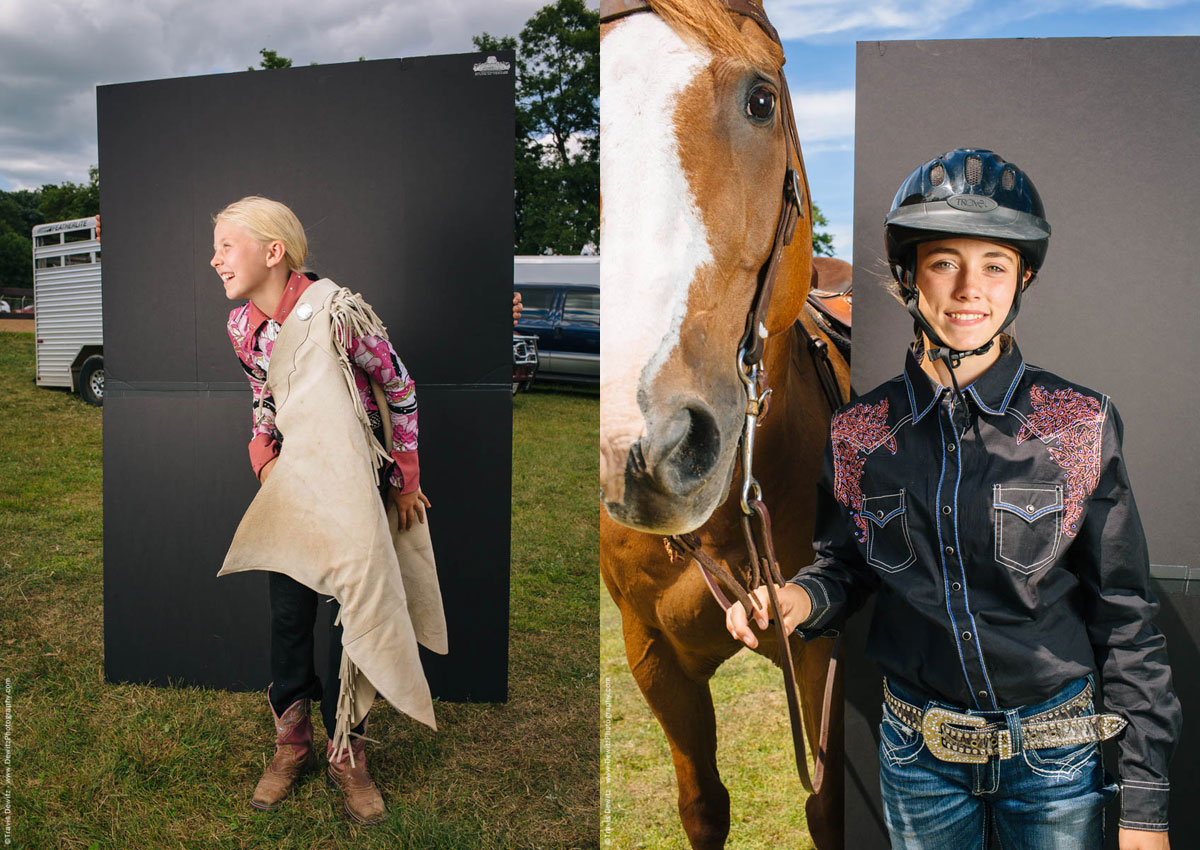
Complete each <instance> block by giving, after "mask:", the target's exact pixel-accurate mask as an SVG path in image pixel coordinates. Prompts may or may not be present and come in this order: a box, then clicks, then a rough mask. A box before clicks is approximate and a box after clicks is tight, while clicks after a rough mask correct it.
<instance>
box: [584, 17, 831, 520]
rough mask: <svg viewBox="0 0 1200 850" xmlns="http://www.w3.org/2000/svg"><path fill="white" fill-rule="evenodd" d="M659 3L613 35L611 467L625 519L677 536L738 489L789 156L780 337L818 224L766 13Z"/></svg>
mask: <svg viewBox="0 0 1200 850" xmlns="http://www.w3.org/2000/svg"><path fill="white" fill-rule="evenodd" d="M650 5H651V7H652V10H653V11H654V12H655V13H656V14H631V15H627V16H626V17H622V18H619V19H617V20H615V21H610V22H607V23H605V24H604V25H603V27H602V31H601V39H602V45H603V47H602V50H601V60H600V75H601V88H600V127H601V129H600V136H601V140H602V141H601V156H600V180H601V191H602V205H601V218H600V221H601V225H600V226H601V255H602V256H603V258H604V260H603V262H602V263H601V275H602V278H603V285H602V291H603V293H604V295H603V298H602V303H601V314H602V325H603V328H604V331H603V334H602V336H601V364H602V367H601V370H602V374H601V405H600V445H601V448H600V477H601V483H602V487H603V495H604V504H605V508H606V509H607V510H608V512H609V514H610V515H611V516H612V518H613V519H614V520H616V521H617V522H619V523H621V524H623V525H626V526H629V527H631V528H635V529H638V530H641V531H648V532H653V533H658V534H677V533H681V532H684V531H690V530H692V529H694V528H696V527H698V526H699V525H701V524H703V523H704V522H705V521H706V520H707V519H708V517H709V516H710V515H711V514H712V512H713V510H715V509H716V507H717V506H718V505H719V504H720V503H721V502H722V501H723V500H724V499H725V497H726V496H727V494H728V492H729V486H730V482H731V479H732V476H733V472H734V467H735V459H736V456H737V446H738V441H739V437H740V435H741V432H742V427H743V423H744V421H745V413H746V395H745V392H744V390H743V385H742V381H741V377H740V375H739V365H738V359H739V358H738V352H739V348H740V346H741V344H742V342H743V338H744V337H746V332H747V324H748V319H747V317H748V313H749V311H750V309H751V304H752V301H753V300H754V298H755V295H756V291H757V288H758V283H759V279H760V276H761V275H762V274H763V270H764V265H765V264H766V263H767V261H768V258H769V257H770V255H771V252H772V246H773V244H774V242H775V235H776V227H777V223H778V221H779V220H780V216H781V213H782V212H783V204H784V203H785V200H784V198H785V191H784V190H783V188H782V187H783V186H784V182H785V175H786V174H787V170H788V168H789V166H790V167H791V168H792V169H795V172H796V174H797V175H799V176H798V179H797V180H796V181H795V186H796V188H797V189H798V191H799V193H800V195H802V198H801V199H800V200H799V206H800V209H801V211H802V212H801V214H800V218H799V221H798V223H797V226H796V228H795V232H794V236H793V238H792V240H791V242H790V247H789V248H787V249H785V251H784V253H783V255H782V258H781V260H780V266H781V269H780V273H779V278H778V283H777V285H776V286H775V291H774V294H773V297H772V298H771V301H770V304H769V310H768V312H767V313H766V318H765V321H764V322H763V324H764V325H765V330H766V332H767V333H768V334H781V333H783V332H785V331H787V330H788V329H789V328H790V327H791V325H792V323H793V322H794V321H795V320H796V318H797V316H798V315H799V313H800V311H801V309H802V307H803V303H804V299H805V296H806V294H807V291H808V283H809V279H810V275H811V263H812V243H811V216H810V214H809V205H808V197H807V181H806V178H805V177H804V171H803V163H802V161H801V159H800V151H799V146H798V144H795V142H794V138H795V137H794V135H790V134H794V129H793V125H792V124H791V120H790V119H791V104H790V102H787V99H788V98H789V97H790V96H789V95H788V93H787V86H786V82H785V81H784V79H783V74H782V64H783V51H782V48H781V47H780V46H779V44H778V43H777V41H776V40H775V39H774V38H773V37H772V36H773V34H774V31H773V29H772V28H771V27H770V24H769V23H766V18H765V15H763V14H762V12H761V8H760V7H757V6H754V5H752V4H750V3H748V2H747V0H724V2H722V0H651V3H650ZM731 10H732V11H731ZM602 11H603V10H602ZM755 13H757V17H751V16H752V15H755ZM760 21H761V22H760ZM768 31H769V32H770V33H771V35H768ZM789 138H791V139H792V142H791V143H789ZM793 148H794V150H793ZM753 330H755V331H757V330H758V329H757V328H755V329H753Z"/></svg>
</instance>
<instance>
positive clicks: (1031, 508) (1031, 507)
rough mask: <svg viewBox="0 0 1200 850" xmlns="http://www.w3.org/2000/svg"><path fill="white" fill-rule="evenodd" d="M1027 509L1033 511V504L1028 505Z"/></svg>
mask: <svg viewBox="0 0 1200 850" xmlns="http://www.w3.org/2000/svg"><path fill="white" fill-rule="evenodd" d="M1025 510H1027V511H1029V512H1030V513H1033V505H1026V506H1025Z"/></svg>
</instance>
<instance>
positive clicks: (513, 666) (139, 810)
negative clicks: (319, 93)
mask: <svg viewBox="0 0 1200 850" xmlns="http://www.w3.org/2000/svg"><path fill="white" fill-rule="evenodd" d="M33 363H34V359H33V336H32V334H29V333H3V334H0V600H2V601H3V606H4V608H3V611H2V612H0V646H2V650H0V666H2V668H3V674H4V677H5V687H6V695H5V696H6V722H7V723H8V724H10V725H9V726H8V727H6V729H7V732H8V734H7V735H6V738H5V743H6V745H11V749H6V753H5V755H6V766H9V767H10V768H11V775H10V778H9V779H8V780H7V784H6V785H5V792H6V794H8V793H10V794H11V798H7V797H6V803H7V804H8V808H7V810H6V817H7V818H8V819H7V820H6V821H5V825H4V828H5V837H6V838H10V839H11V841H12V846H15V847H27V848H38V849H39V850H41V848H83V850H91V848H119V849H120V850H129V848H137V850H159V848H193V847H205V848H208V847H214V848H253V847H271V848H304V850H311V848H332V847H350V846H353V847H355V848H369V847H379V848H385V847H386V848H397V847H407V848H422V850H442V849H443V848H444V850H458V849H459V848H462V849H463V850H491V848H497V850H570V848H594V847H597V846H598V843H599V842H598V835H599V779H598V777H599V775H600V734H601V728H600V712H599V711H598V708H597V694H598V692H599V679H598V676H597V670H598V666H599V659H598V649H597V618H598V612H597V593H596V574H597V560H596V546H597V526H596V443H597V423H598V400H597V396H596V394H595V392H594V391H593V392H590V393H589V392H586V391H582V392H581V391H574V390H570V389H567V388H558V389H555V388H553V387H552V388H550V389H548V390H543V391H537V392H534V393H530V394H522V395H520V396H518V397H517V398H516V399H515V400H514V413H513V416H514V422H513V425H514V427H513V431H514V446H513V466H514V473H513V508H512V509H513V527H514V528H520V529H522V533H521V534H520V535H516V536H515V538H514V540H513V548H512V557H513V560H512V597H511V610H512V620H511V635H512V636H511V642H510V668H509V669H510V682H509V692H510V699H509V702H508V703H506V704H503V705H498V704H484V705H479V704H475V705H462V704H447V703H439V704H438V706H437V713H438V722H439V726H440V730H441V731H439V732H438V733H436V734H433V733H429V732H428V731H427V730H425V729H424V728H423V727H419V726H418V725H417V724H415V723H414V722H412V721H410V720H408V719H407V718H404V717H403V716H401V715H398V714H397V713H396V712H395V711H394V710H393V709H392V708H391V707H390V706H388V705H387V704H386V703H384V702H383V701H382V700H379V701H377V702H376V706H375V709H374V710H373V712H372V715H371V716H372V733H376V732H378V733H379V736H381V738H382V740H385V741H387V745H386V746H383V747H374V746H371V747H370V748H369V750H368V753H369V754H370V757H371V759H372V761H371V765H372V772H373V774H374V777H375V780H376V782H377V783H378V784H379V785H380V786H381V789H382V791H383V794H384V798H385V800H386V801H387V803H388V807H389V816H388V819H387V821H385V823H383V824H381V825H379V826H377V827H373V828H361V827H356V826H353V825H351V824H350V823H349V822H348V821H347V819H346V818H345V816H344V815H343V814H342V812H341V801H340V796H339V795H338V793H337V792H334V791H331V790H329V789H327V788H326V786H325V784H324V781H323V779H321V778H320V776H319V775H317V776H314V777H310V778H309V779H308V780H307V781H306V782H305V783H304V785H303V786H302V787H301V788H300V789H299V790H298V791H297V792H296V793H295V794H294V795H293V797H292V798H290V799H289V800H288V801H286V803H285V805H284V806H283V808H282V809H281V810H280V811H278V812H276V813H273V814H267V813H261V812H257V811H255V810H253V809H251V808H250V806H249V799H250V795H251V792H252V791H253V788H254V784H255V782H256V781H257V779H258V776H259V774H260V773H261V771H262V769H263V767H264V765H265V763H266V761H267V760H269V757H270V753H271V741H272V740H273V737H274V736H273V729H272V726H271V719H270V716H269V715H268V714H267V713H266V711H265V701H264V697H263V695H262V694H259V693H248V694H247V693H228V692H225V691H213V690H204V689H198V688H183V687H179V688H155V687H144V686H131V685H114V684H109V683H107V682H105V681H104V675H103V670H104V664H103V652H104V647H103V642H102V633H103V630H102V624H103V610H102V604H101V600H102V563H101V554H102V517H101V488H102V470H101V412H100V410H99V409H97V408H91V407H88V406H86V405H85V404H84V403H83V402H82V401H80V400H79V399H78V397H76V396H72V395H69V394H67V393H65V392H62V391H56V390H45V389H38V388H36V387H35V386H34V384H33ZM265 651H266V650H265V648H264V652H265ZM317 725H318V726H319V725H320V724H319V720H318V723H317ZM323 737H324V733H323V732H318V740H320V739H322V738H323ZM372 737H376V735H375V734H372ZM10 758H11V762H10V761H9V759H10ZM6 843H7V842H6Z"/></svg>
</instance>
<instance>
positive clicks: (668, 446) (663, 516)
mask: <svg viewBox="0 0 1200 850" xmlns="http://www.w3.org/2000/svg"><path fill="white" fill-rule="evenodd" d="M725 442H726V441H724V440H723V439H722V434H721V428H720V427H719V425H718V422H717V417H716V415H715V413H714V411H713V409H712V407H711V406H710V405H709V404H708V403H707V402H705V401H704V400H703V399H700V398H699V397H689V398H684V399H681V400H678V401H677V402H676V403H675V404H673V405H669V406H668V407H667V410H666V412H664V415H663V416H661V417H651V418H648V419H647V420H646V427H645V431H644V433H643V434H642V435H641V436H640V437H639V438H638V439H636V440H633V441H632V442H630V441H628V440H624V441H621V440H619V439H614V440H610V441H609V444H608V447H609V451H608V452H604V453H602V463H601V465H602V467H607V468H602V470H601V478H602V483H603V484H604V507H605V509H606V510H607V511H608V513H609V515H610V516H611V517H612V518H613V519H614V520H616V521H617V522H619V523H621V524H622V525H626V526H629V527H630V528H634V529H637V530H639V531H647V532H651V533H654V534H680V533H683V532H685V531H691V530H693V529H695V528H697V527H698V526H700V525H702V524H703V523H704V521H705V520H707V519H708V517H709V515H710V514H711V513H712V511H713V510H714V509H715V508H716V507H717V505H719V504H720V503H721V501H722V500H723V499H724V497H725V495H726V494H727V492H728V489H729V481H730V476H731V475H732V472H733V465H732V463H731V462H730V463H727V464H726V468H727V471H726V474H725V475H718V474H717V471H718V469H719V468H720V466H721V460H722V456H723V454H726V453H725V452H723V451H722V448H723V446H724V444H725ZM735 442H736V440H735ZM622 443H624V444H626V445H628V448H627V449H624V446H623V445H622ZM617 446H619V447H621V449H624V450H623V451H621V450H619V449H618V450H613V449H614V448H615V447H617ZM730 460H731V458H730ZM622 461H623V466H622V465H619V464H621V462H622Z"/></svg>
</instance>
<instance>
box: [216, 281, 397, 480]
mask: <svg viewBox="0 0 1200 850" xmlns="http://www.w3.org/2000/svg"><path fill="white" fill-rule="evenodd" d="M311 283H312V281H311V280H310V279H309V278H307V277H305V276H304V275H302V274H299V273H298V272H292V275H291V277H290V278H288V282H287V286H286V287H285V288H284V291H283V298H282V299H281V300H280V302H279V306H278V307H277V308H276V309H275V313H274V315H272V316H268V315H267V314H265V313H264V312H263V311H262V310H260V309H258V307H257V306H255V304H254V302H252V301H248V302H246V303H245V304H243V305H242V306H241V307H236V308H234V309H233V310H232V311H231V312H230V313H229V339H230V341H231V342H232V343H233V350H234V352H235V353H236V354H237V356H238V360H240V361H241V363H242V369H243V370H244V371H245V372H246V377H247V378H248V379H249V380H250V391H251V393H252V395H253V397H254V409H255V410H256V411H259V402H260V400H261V402H262V404H261V411H259V412H256V413H255V415H254V421H253V425H252V427H251V430H250V433H251V435H252V437H251V439H250V465H251V466H252V467H253V469H254V475H255V476H256V477H258V476H260V475H261V473H262V468H263V467H264V466H265V465H266V464H267V463H268V462H269V461H270V460H271V459H272V458H274V457H275V456H276V455H278V454H279V441H280V439H281V435H280V434H279V432H278V431H277V430H276V429H275V404H274V402H273V400H272V399H271V394H270V391H269V390H268V389H267V386H266V381H267V367H268V366H269V365H270V363H271V349H272V347H273V346H274V344H275V339H276V337H277V336H278V335H279V328H280V326H281V325H282V324H283V322H284V321H285V320H286V319H287V317H288V314H289V313H291V312H292V308H293V307H295V306H296V302H297V300H299V298H300V295H301V294H302V293H303V292H304V290H305V289H307V288H308V287H309V284H311ZM346 353H347V355H349V357H350V359H351V361H353V362H354V364H355V365H356V367H357V368H355V370H354V383H355V385H356V386H357V388H358V397H359V400H360V401H361V402H362V406H363V408H364V409H365V410H366V411H367V417H368V418H369V419H370V421H371V424H372V425H373V426H376V427H378V426H379V425H380V424H381V422H382V419H381V417H380V415H379V406H378V405H377V404H376V403H375V396H374V395H372V393H371V383H370V379H369V378H368V375H369V376H370V378H374V379H375V381H376V382H377V383H378V384H379V385H380V386H381V387H382V388H383V393H384V396H385V397H386V398H387V405H388V412H389V414H390V417H391V422H392V459H393V460H394V461H395V462H394V463H393V464H392V469H391V471H390V472H389V473H388V481H389V482H390V483H391V484H392V486H393V487H396V488H398V489H399V490H400V492H402V493H411V492H413V491H414V490H416V489H417V487H419V486H420V465H419V463H418V461H417V393H416V384H414V383H413V379H412V377H411V376H410V375H409V374H408V370H406V369H405V368H404V364H403V363H401V362H400V358H399V357H397V356H396V350H395V349H394V348H392V344H391V343H390V342H389V341H388V340H387V339H386V338H382V337H377V336H363V337H351V339H350V346H349V347H348V348H347V349H346Z"/></svg>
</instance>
